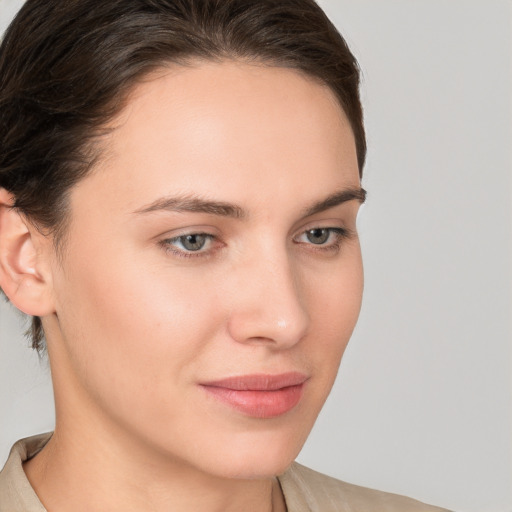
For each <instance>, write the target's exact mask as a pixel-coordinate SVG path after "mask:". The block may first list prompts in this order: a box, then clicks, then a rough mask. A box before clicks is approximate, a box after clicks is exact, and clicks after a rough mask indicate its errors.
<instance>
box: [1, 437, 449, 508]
mask: <svg viewBox="0 0 512 512" xmlns="http://www.w3.org/2000/svg"><path fill="white" fill-rule="evenodd" d="M50 437H51V434H41V435H38V436H34V437H29V438H27V439H22V440H21V441H18V442H17V443H16V444H15V445H14V446H13V447H12V450H11V453H10V455H9V458H8V460H7V462H6V464H5V466H4V469H3V470H2V471H1V472H0V512H46V509H45V508H44V507H43V505H42V504H41V502H40V501H39V499H38V497H37V495H36V493H35V492H34V490H33V489H32V487H31V486H30V483H29V481H28V480H27V477H26V476H25V473H24V471H23V467H22V462H24V461H26V460H27V459H29V458H31V457H33V456H34V455H36V454H37V453H38V452H39V451H40V450H41V449H42V448H43V446H44V445H45V444H46V443H47V442H48V440H49V439H50ZM279 483H280V485H281V488H282V490H283V493H284V497H285V501H286V507H287V509H288V512H391V511H393V512H443V511H444V512H447V511H446V510H445V509H441V508H437V507H431V506H429V505H424V504H423V503H420V502H419V501H415V500H411V499H410V498H405V497H403V496H398V495H396V494H388V493H385V492H380V491H374V490H372V489H367V488H365V487H359V486H358V485H352V484H347V483H345V482H341V481H340V480H336V479H335V478H331V477H329V476H326V475H322V474H321V473H317V472H316V471H313V470H311V469H308V468H306V467H304V466H301V465H300V464H297V463H293V464H292V466H291V467H290V468H289V469H288V471H286V473H284V474H283V475H281V476H280V477H279Z"/></svg>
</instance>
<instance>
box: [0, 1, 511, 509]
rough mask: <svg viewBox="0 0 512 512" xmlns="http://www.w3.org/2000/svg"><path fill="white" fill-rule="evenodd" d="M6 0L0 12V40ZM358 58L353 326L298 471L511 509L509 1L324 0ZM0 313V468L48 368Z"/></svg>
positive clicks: (47, 404)
mask: <svg viewBox="0 0 512 512" xmlns="http://www.w3.org/2000/svg"><path fill="white" fill-rule="evenodd" d="M21 3H22V2H21V1H20V0H0V28H1V30H2V31H3V29H4V28H5V27H6V25H7V24H8V22H9V20H10V19H11V17H12V16H13V15H14V13H15V12H16V10H17V9H18V8H19V7H20V6H21ZM320 4H321V5H322V6H323V7H324V9H325V10H326V12H327V13H328V15H329V16H330V18H331V19H332V20H333V21H334V23H335V24H336V25H337V27H338V28H339V29H340V31H341V32H342V34H343V35H344V36H345V37H346V39H347V40H348V42H349V44H350V46H351V48H352V50H353V51H354V53H355V54H356V56H357V57H358V59H359V61H360V64H361V68H362V71H363V100H364V106H365V113H366V126H367V130H368V143H369V158H368V164H367V167H366V170H365V178H364V182H363V185H364V186H365V188H366V189H367V190H368V192H369V196H368V202H367V204H366V205H365V207H364V208H363V211H362V214H361V216H360V219H359V221H360V224H359V226H360V232H361V238H362V244H363V251H364V262H365V272H366V284H365V299H364V304H363V310H362V313H361V318H360V322H359V325H358V327H357V328H356V332H355V334H354V336H353V338H352V340H351V342H350V344H349V348H348V350H347V352H346V354H345V357H344V361H343V363H342V366H341V370H340V374H339V377H338V380H337V383H336V385H335V387H334V389H333V392H332V394H331V396H330V398H329V400H328V402H327V404H326V406H325V408H324V410H323V412H322V414H321V416H320V418H319V420H318V422H317V425H316V426H315V429H314V430H313V433H312V435H311V437H310V439H309V441H308V442H307V444H306V446H305V447H304V449H303V451H302V453H301V455H300V458H299V461H300V462H302V463H304V464H307V465H309V466H312V467H313V468H316V469H318V470H320V471H323V472H326V473H329V474H331V475H333V476H336V477H338V478H341V479H344V480H348V481H351V482H354V483H358V484H361V485H366V486H370V487H375V488H380V489H384V490H387V491H392V492H396V493H400V494H406V495H410V496H414V497H416V498H418V499H420V500H423V501H426V502H430V503H434V504H438V505H442V506H444V507H448V508H451V509H454V510H458V511H461V512H477V511H481V512H498V511H500V512H505V511H508V512H510V511H512V442H511V438H512V406H511V404H512V379H511V366H512V350H511V334H512V324H511V320H510V318H511V315H510V314H511V312H512V300H511V284H512V251H511V238H512V233H511V227H512V226H511V224H512V215H511V214H512V211H511V201H510V199H511V194H512V183H511V163H512V158H511V154H512V153H511V146H512V144H511V142H512V130H511V124H512V123H511V117H512V51H511V48H512V45H511V43H512V41H511V39H512V3H511V1H506V0H486V1H483V0H479V1H476V0H414V1H412V0H373V1H370V0H357V1H356V0H351V1H349V0H323V1H320ZM22 331H23V324H22V318H21V317H20V316H19V315H17V314H15V313H14V312H13V311H12V310H11V309H10V308H9V307H8V306H7V305H6V304H2V305H1V306H0V466H1V465H3V462H4V460H5V459H6V457H7V454H8V450H9V447H10V446H11V444H12V443H13V442H14V441H16V440H17V439H18V438H21V437H24V436H27V435H30V434H34V433H37V432H42V431H47V430H50V429H51V428H52V424H53V405H52V392H51V386H50V377H49V372H48V369H47V365H46V363H45V362H44V361H42V362H40V361H39V360H38V357H37V355H35V354H34V353H32V352H31V351H30V350H29V349H28V348H27V341H26V340H25V339H24V338H23V336H22Z"/></svg>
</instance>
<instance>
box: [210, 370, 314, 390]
mask: <svg viewBox="0 0 512 512" xmlns="http://www.w3.org/2000/svg"><path fill="white" fill-rule="evenodd" d="M306 380H308V376H307V375H304V374H303V373H300V372H288V373H281V374H278V375H270V374H264V373H256V374H252V375H236V376H233V377H226V378H224V379H219V380H215V381H210V382H203V383H201V385H202V386H210V387H217V388H226V389H232V390H234V391H276V390H278V389H282V388H288V387H290V386H299V385H301V384H304V382H306Z"/></svg>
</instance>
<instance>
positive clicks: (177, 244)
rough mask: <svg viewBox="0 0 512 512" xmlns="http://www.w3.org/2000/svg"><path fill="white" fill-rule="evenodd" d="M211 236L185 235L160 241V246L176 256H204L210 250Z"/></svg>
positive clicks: (204, 234)
mask: <svg viewBox="0 0 512 512" xmlns="http://www.w3.org/2000/svg"><path fill="white" fill-rule="evenodd" d="M214 238H215V237H214V236H213V235H209V234H207V233H187V234H186V235H180V236H176V237H174V238H167V239H165V240H162V241H161V242H160V244H161V245H162V246H163V247H164V248H165V249H166V250H167V251H170V252H172V253H174V254H176V255H178V256H183V257H189V256H195V255H197V256H199V255H204V254H205V253H207V252H208V251H209V250H210V249H211V245H212V242H213V239H214Z"/></svg>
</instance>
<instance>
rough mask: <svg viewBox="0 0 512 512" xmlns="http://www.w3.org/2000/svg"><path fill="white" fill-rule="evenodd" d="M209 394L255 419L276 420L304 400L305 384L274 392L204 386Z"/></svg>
mask: <svg viewBox="0 0 512 512" xmlns="http://www.w3.org/2000/svg"><path fill="white" fill-rule="evenodd" d="M202 387H203V388H204V389H205V390H206V391H207V392H208V393H209V394H211V395H213V396H214V397H215V398H217V399H219V400H220V401H222V402H224V403H226V404H228V405H230V406H231V407H233V408H234V409H236V410H237V411H240V412H242V413H243V414H246V415H247V416H251V417H253V418H275V417H276V416H281V415H282V414H285V413H287V412H288V411H291V410H292V409H293V408H294V407H295V406H296V405H297V404H298V403H299V402H300V399H301V398H302V394H303V390H304V384H298V385H296V386H288V387H285V388H282V389H276V390H272V391H254V390H243V391H240V390H236V389H229V388H223V387H216V386H202Z"/></svg>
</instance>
